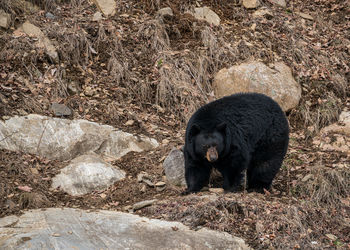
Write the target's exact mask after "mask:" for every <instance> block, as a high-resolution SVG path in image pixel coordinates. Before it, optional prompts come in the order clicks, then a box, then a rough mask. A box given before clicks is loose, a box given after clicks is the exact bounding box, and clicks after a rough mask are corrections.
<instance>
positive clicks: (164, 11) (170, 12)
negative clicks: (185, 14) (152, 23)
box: [157, 7, 174, 16]
mask: <svg viewBox="0 0 350 250" xmlns="http://www.w3.org/2000/svg"><path fill="white" fill-rule="evenodd" d="M157 14H159V15H161V16H173V15H174V13H173V10H172V9H171V8H170V7H166V8H162V9H160V10H158V11H157Z"/></svg>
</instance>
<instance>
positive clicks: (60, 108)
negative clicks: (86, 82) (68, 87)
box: [51, 102, 72, 117]
mask: <svg viewBox="0 0 350 250" xmlns="http://www.w3.org/2000/svg"><path fill="white" fill-rule="evenodd" d="M51 110H52V111H53V113H54V115H55V116H57V117H61V116H70V115H71V114H72V110H71V109H70V108H68V107H67V106H66V105H64V104H59V103H56V102H54V103H52V104H51Z"/></svg>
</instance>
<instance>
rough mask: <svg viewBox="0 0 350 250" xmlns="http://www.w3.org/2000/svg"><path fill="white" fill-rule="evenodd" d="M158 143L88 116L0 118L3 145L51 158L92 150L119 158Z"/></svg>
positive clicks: (66, 158)
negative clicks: (77, 118) (83, 118)
mask: <svg viewBox="0 0 350 250" xmlns="http://www.w3.org/2000/svg"><path fill="white" fill-rule="evenodd" d="M156 147H158V142H157V141H156V140H154V139H150V138H148V137H145V136H142V135H139V136H134V135H132V134H129V133H126V132H123V131H119V130H116V129H115V128H113V127H112V126H108V125H100V124H98V123H95V122H90V121H86V120H68V119H60V118H52V117H47V116H41V115H35V114H31V115H27V116H15V117H12V118H11V119H9V120H6V121H4V122H3V121H0V148H1V149H7V150H12V151H20V152H24V153H31V154H36V155H39V156H42V157H45V158H48V159H58V160H71V159H73V158H75V157H77V156H79V155H83V154H86V153H88V152H95V153H97V154H101V155H102V156H106V157H110V158H112V159H118V158H120V157H122V156H124V155H125V154H127V153H128V152H131V151H135V152H141V151H144V150H146V151H147V150H151V149H153V148H156Z"/></svg>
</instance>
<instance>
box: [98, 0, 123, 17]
mask: <svg viewBox="0 0 350 250" xmlns="http://www.w3.org/2000/svg"><path fill="white" fill-rule="evenodd" d="M94 2H95V4H96V5H97V7H98V8H99V10H100V11H101V12H102V13H103V14H104V15H105V16H113V15H114V14H115V12H116V7H117V3H116V1H115V0H94Z"/></svg>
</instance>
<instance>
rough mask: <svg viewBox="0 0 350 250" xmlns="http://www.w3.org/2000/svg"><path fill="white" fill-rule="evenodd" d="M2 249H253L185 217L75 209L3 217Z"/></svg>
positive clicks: (1, 228)
mask: <svg viewBox="0 0 350 250" xmlns="http://www.w3.org/2000/svg"><path fill="white" fill-rule="evenodd" d="M0 249H152V250H155V249H162V250H164V249H200V250H202V249H249V247H248V246H247V245H246V244H245V243H244V241H243V240H242V239H240V238H237V237H234V236H232V235H230V234H228V233H224V232H217V231H212V230H208V229H200V230H198V231H192V230H190V229H189V228H188V227H187V226H184V225H183V224H181V223H179V222H168V221H161V220H155V219H148V218H145V217H139V216H137V215H133V214H128V213H122V212H114V211H99V212H87V211H83V210H78V209H71V208H65V209H60V208H50V209H47V210H45V211H42V210H32V211H28V212H26V213H25V214H24V215H22V216H20V217H16V216H8V217H5V218H2V219H0Z"/></svg>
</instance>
